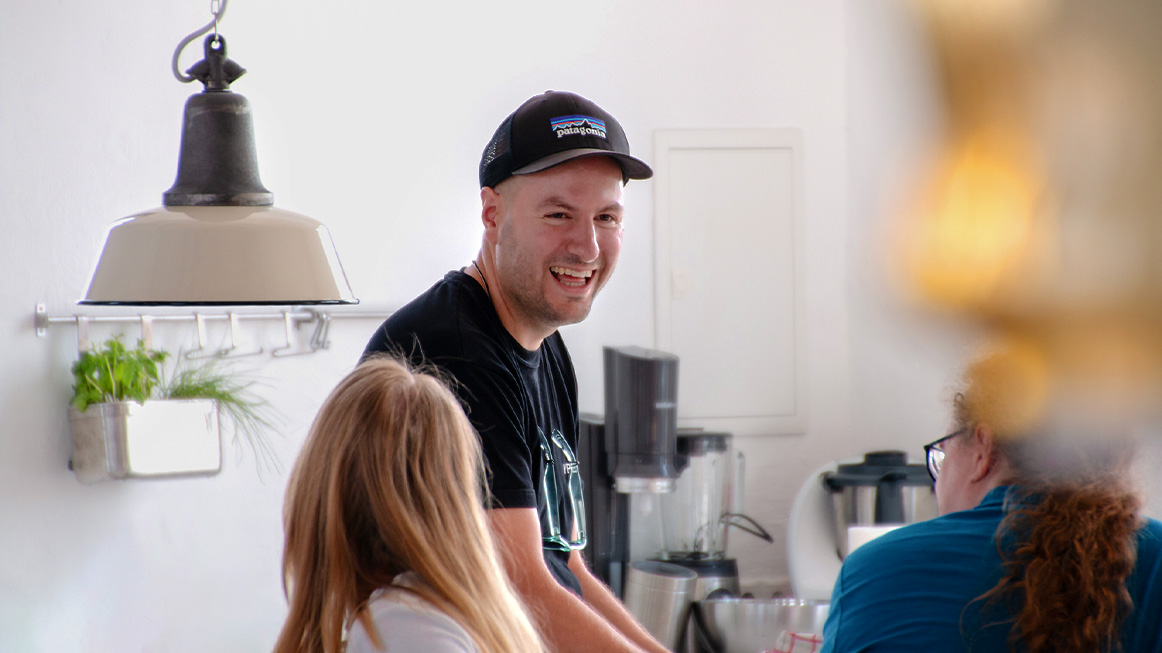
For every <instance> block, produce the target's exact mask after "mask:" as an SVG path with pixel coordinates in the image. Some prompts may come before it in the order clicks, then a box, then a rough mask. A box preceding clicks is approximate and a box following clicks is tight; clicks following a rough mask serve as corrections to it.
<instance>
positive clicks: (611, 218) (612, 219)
mask: <svg viewBox="0 0 1162 653" xmlns="http://www.w3.org/2000/svg"><path fill="white" fill-rule="evenodd" d="M597 221H598V222H605V223H609V224H618V223H620V222H621V220H619V219H618V217H617V216H616V215H610V214H608V213H605V214H602V215H599V216H597Z"/></svg>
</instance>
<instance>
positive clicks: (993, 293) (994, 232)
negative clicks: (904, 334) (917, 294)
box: [902, 132, 1045, 310]
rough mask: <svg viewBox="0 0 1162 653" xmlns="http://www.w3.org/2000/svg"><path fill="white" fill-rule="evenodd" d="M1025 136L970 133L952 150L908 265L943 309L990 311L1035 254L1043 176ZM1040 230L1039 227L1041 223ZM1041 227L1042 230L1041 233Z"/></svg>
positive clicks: (931, 191)
mask: <svg viewBox="0 0 1162 653" xmlns="http://www.w3.org/2000/svg"><path fill="white" fill-rule="evenodd" d="M1024 141H1025V139H1024V138H1023V137H1022V135H1021V134H1020V133H1016V132H1009V133H979V134H969V135H968V136H966V137H964V138H962V139H960V140H959V141H958V142H956V143H954V144H950V146H949V147H948V154H947V159H946V160H945V161H943V162H941V164H940V165H939V166H938V167H937V168H936V170H935V172H934V174H933V178H932V180H931V181H930V182H929V186H928V188H927V192H923V191H922V193H921V197H922V199H921V201H920V208H919V209H917V212H918V213H919V214H920V215H922V216H923V217H922V218H921V219H919V220H917V221H916V224H915V225H914V226H913V229H912V231H911V232H910V233H909V240H908V242H907V243H906V244H905V247H906V248H907V251H906V252H905V255H904V256H903V258H902V261H903V262H904V263H905V265H907V266H908V267H909V272H910V274H911V277H912V278H913V280H914V281H915V283H916V285H917V286H918V288H919V290H920V291H921V292H922V293H924V295H925V296H927V297H929V298H930V299H932V300H933V301H935V302H936V303H938V304H941V305H945V306H948V307H951V308H957V309H969V310H984V309H985V308H986V307H988V306H989V305H990V304H991V303H993V302H994V301H996V300H997V299H998V294H1000V293H1002V292H1003V291H1005V290H1006V287H1007V286H1008V285H1009V284H1011V283H1012V281H1013V280H1014V279H1017V278H1019V272H1020V270H1021V268H1023V267H1027V265H1028V262H1029V261H1030V259H1032V258H1034V257H1035V256H1036V251H1035V250H1036V249H1037V246H1038V243H1039V241H1038V238H1037V237H1038V236H1042V237H1043V236H1044V234H1043V233H1039V232H1040V231H1043V228H1044V225H1043V223H1044V215H1042V214H1040V213H1039V199H1040V198H1042V197H1043V195H1044V192H1045V189H1044V182H1043V179H1042V174H1041V172H1040V170H1039V169H1038V167H1037V166H1035V165H1034V164H1033V163H1032V162H1031V157H1029V156H1028V155H1023V154H1021V152H1023V151H1027V150H1028V147H1027V146H1026V145H1025V142H1024ZM1039 217H1040V218H1042V219H1041V220H1040V223H1041V224H1038V222H1039V220H1038V218H1039ZM1039 227H1040V229H1039Z"/></svg>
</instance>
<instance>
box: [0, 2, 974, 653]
mask: <svg viewBox="0 0 1162 653" xmlns="http://www.w3.org/2000/svg"><path fill="white" fill-rule="evenodd" d="M208 5H209V3H208V2H180V3H179V2H176V1H175V0H128V1H126V2H121V3H116V4H99V3H90V2H81V1H80V0H62V1H61V2H55V3H35V2H15V1H11V0H5V1H4V2H2V3H0V223H2V224H3V227H4V228H5V230H6V231H5V236H4V237H3V239H2V240H0V279H3V281H2V283H0V342H4V343H6V344H7V345H8V347H7V348H6V349H5V353H4V355H3V356H2V357H0V552H3V554H2V555H0V650H4V651H9V650H11V651H54V652H56V651H187V650H188V651H203V650H222V651H253V650H262V649H267V648H269V646H270V645H271V644H272V643H273V640H274V637H275V634H276V633H277V629H278V627H279V625H280V623H281V620H282V618H283V615H284V613H285V607H284V601H283V598H282V594H281V586H280V578H279V557H280V555H281V538H282V533H281V515H280V510H281V502H282V493H283V488H284V485H285V481H286V474H285V473H277V472H270V471H266V472H265V473H260V472H259V470H258V469H256V465H255V460H254V459H253V457H252V456H251V455H250V454H249V452H248V451H247V450H246V449H245V448H242V447H237V446H233V445H229V444H228V446H227V453H228V455H227V457H226V461H225V468H224V469H223V471H222V473H221V474H220V475H218V476H216V477H213V478H208V479H193V480H166V481H153V482H141V481H132V482H117V483H107V484H104V485H100V486H82V485H80V484H79V483H77V481H76V480H75V478H74V477H73V476H72V474H71V473H70V472H69V471H68V470H67V469H66V468H65V462H66V460H67V458H68V455H69V444H68V435H67V425H66V418H65V405H66V402H67V401H68V397H69V394H70V390H69V383H70V379H69V375H68V366H69V365H70V364H71V361H72V360H73V359H74V357H75V355H76V349H75V340H74V338H75V331H74V329H72V328H71V327H67V326H54V327H53V328H52V329H51V330H50V334H49V337H47V338H44V339H38V338H37V337H36V335H35V333H34V330H33V321H32V313H33V308H34V305H35V304H36V303H37V302H45V303H47V305H48V307H49V311H50V312H51V313H52V314H54V315H62V314H70V313H72V312H73V311H75V310H76V308H75V307H74V306H73V304H72V302H73V300H74V299H75V298H76V297H77V296H78V295H79V293H80V292H81V290H82V288H83V286H84V284H85V282H86V280H87V275H88V273H89V270H90V266H91V264H92V262H93V260H94V257H95V255H96V253H97V249H98V247H99V246H100V243H101V238H102V237H103V234H104V229H105V227H106V226H107V224H108V223H109V222H111V221H112V220H114V219H116V218H119V217H122V216H125V215H128V214H130V213H133V212H136V211H138V210H142V209H146V208H149V207H152V206H156V205H157V204H159V203H160V195H161V193H162V192H163V191H164V190H165V189H167V188H168V187H169V186H170V184H172V182H173V174H174V170H175V166H176V161H177V149H178V137H179V126H180V116H181V107H182V104H183V103H184V101H185V98H186V97H187V96H188V95H189V94H191V93H193V92H195V91H196V90H197V89H196V88H194V87H191V86H186V85H181V84H178V83H177V82H176V81H175V80H174V79H173V78H172V76H171V75H170V73H169V59H170V55H171V52H172V49H173V47H174V46H175V45H176V43H177V42H178V40H180V38H181V37H182V36H184V35H185V34H186V33H188V32H189V31H192V30H193V29H194V28H195V27H197V26H199V25H201V24H202V23H204V22H205V21H206V20H207V19H208ZM580 9H581V8H580V7H578V6H576V5H565V4H546V3H543V2H534V1H532V0H525V1H517V0H502V1H501V2H496V3H467V2H463V3H455V4H452V5H449V4H447V3H379V2H368V1H355V0H348V1H346V2H336V3H318V2H310V3H308V2H303V1H302V0H282V1H279V2H275V1H274V0H250V1H246V0H235V1H234V2H232V3H231V4H230V6H229V11H228V13H227V15H226V17H225V21H224V22H223V24H222V33H223V34H224V35H225V36H226V38H227V39H228V46H229V53H230V56H231V57H232V58H234V59H236V60H237V61H239V62H240V63H242V64H243V65H244V66H246V67H247V68H248V69H249V71H250V72H249V73H248V74H247V75H246V76H245V77H243V78H242V79H241V80H239V81H238V82H237V83H235V85H234V88H235V90H236V91H238V92H240V93H242V94H244V95H246V96H247V97H248V98H249V99H250V101H251V103H252V104H253V106H254V112H255V120H256V129H257V140H258V147H259V157H260V161H261V170H262V175H263V180H264V182H265V184H266V186H267V187H268V188H270V189H271V190H272V191H273V192H274V194H275V199H276V203H277V205H278V206H280V207H283V208H287V209H291V210H295V211H299V212H302V213H306V214H308V215H311V216H313V217H316V218H318V219H320V220H323V221H324V222H325V223H326V224H327V225H328V226H329V228H330V230H331V233H332V235H333V236H334V239H335V242H336V245H337V247H338V249H339V252H340V255H341V257H342V260H343V262H344V265H345V267H346V270H347V274H348V277H349V278H350V280H351V283H352V285H353V287H354V289H355V292H356V294H357V295H358V296H359V297H360V298H361V299H362V300H363V302H364V304H363V306H362V307H361V308H363V309H368V310H388V309H390V308H392V307H395V306H398V305H400V304H401V303H403V302H405V301H406V300H407V299H409V298H410V297H412V296H414V295H415V294H417V293H418V292H420V291H421V290H423V289H424V288H426V287H427V286H428V285H429V284H431V283H432V282H433V281H434V280H435V279H436V278H437V277H438V276H439V275H440V274H442V273H443V272H445V271H446V270H448V269H451V268H454V267H459V266H461V265H464V264H465V263H467V262H468V261H469V260H470V258H471V256H472V255H473V254H474V253H475V251H476V249H477V246H478V242H479V233H480V231H479V227H478V225H479V223H478V221H477V201H478V200H477V191H476V186H475V185H474V184H475V179H476V176H475V175H476V165H477V161H478V158H479V154H480V151H481V149H482V148H483V145H484V143H485V142H486V140H487V138H488V137H489V136H490V135H491V133H492V130H493V129H494V128H495V127H496V125H497V124H498V123H499V121H500V120H501V119H502V118H503V117H504V116H505V115H506V114H507V113H508V112H509V111H511V110H512V108H514V107H515V106H516V105H517V104H519V103H520V102H521V101H523V100H524V99H525V98H526V97H528V96H530V95H533V94H535V93H539V92H541V91H543V90H545V89H548V88H557V89H569V90H574V91H577V92H580V93H582V94H584V95H587V96H589V97H592V98H594V99H595V100H597V101H598V102H599V103H601V104H602V105H603V106H604V107H605V108H606V109H608V110H609V111H611V112H612V113H613V114H614V115H616V116H618V118H619V119H620V120H621V122H622V123H623V125H624V127H625V128H626V130H627V132H628V134H629V135H630V140H631V142H632V143H633V145H634V148H635V152H636V153H638V154H639V155H641V156H644V157H645V158H647V159H648V158H649V157H650V156H651V152H652V141H651V133H652V132H653V130H655V129H669V128H721V127H798V128H801V129H802V130H803V133H804V137H805V144H806V148H805V178H806V186H805V188H804V199H805V202H804V204H805V222H806V263H805V270H804V273H805V274H806V279H807V282H806V289H807V312H808V314H807V325H808V329H809V336H808V358H809V360H808V370H809V390H808V391H809V396H810V427H809V429H808V432H807V433H806V434H804V435H800V436H779V437H751V438H746V439H743V440H742V442H740V446H741V448H742V449H743V450H744V451H745V452H746V453H747V455H748V456H749V465H750V467H749V469H750V475H749V481H748V486H747V488H746V491H747V496H748V508H749V511H750V512H751V513H752V514H754V516H756V517H757V518H758V519H759V521H760V522H762V523H764V524H765V525H767V526H768V527H769V528H771V529H773V530H774V531H775V534H776V538H777V541H776V544H775V545H774V546H771V545H766V544H761V543H759V542H757V541H751V542H748V541H746V536H743V535H737V536H735V537H734V543H733V545H732V546H733V547H734V551H733V552H734V553H735V554H736V555H737V556H738V557H739V558H740V560H741V562H742V571H743V574H744V579H745V580H747V581H748V582H750V583H755V584H768V585H779V584H781V583H783V582H785V574H786V565H785V562H784V553H783V547H782V541H783V539H782V533H781V529H782V526H783V525H784V523H785V520H786V516H787V513H788V511H789V506H790V502H791V500H792V498H793V495H794V492H795V490H796V489H797V488H798V487H799V485H800V484H801V483H802V481H803V479H804V478H805V475H806V473H807V471H809V470H810V469H814V468H815V467H817V466H818V465H819V464H821V463H822V462H824V461H827V460H832V459H835V458H839V457H845V456H850V455H855V454H858V453H861V452H863V451H866V450H868V449H870V448H881V447H884V446H898V447H911V448H912V449H913V450H914V449H915V448H916V447H917V446H918V445H919V444H920V443H922V442H924V441H927V440H929V439H932V437H934V436H932V433H933V432H935V431H938V430H939V429H940V428H941V427H942V426H943V420H944V418H943V408H942V406H941V405H940V403H939V402H940V392H941V390H942V386H943V384H944V382H945V377H946V374H947V371H948V368H947V365H946V363H947V361H948V360H951V359H950V358H949V356H948V353H947V352H948V346H947V343H946V342H945V341H941V340H937V339H934V338H927V337H923V338H921V337H917V332H915V331H907V330H906V329H911V328H914V327H906V326H901V323H900V322H899V321H897V320H894V319H892V317H891V316H892V315H893V314H894V313H893V312H892V311H891V310H890V309H889V308H885V304H884V297H885V292H884V289H883V287H881V286H880V285H879V284H878V282H876V281H874V277H873V276H872V275H874V274H875V273H876V271H877V270H878V268H877V266H876V264H875V263H874V262H873V261H872V259H871V258H870V257H869V255H867V254H866V253H865V252H866V251H868V246H869V245H870V244H871V243H872V242H873V234H874V233H875V232H876V225H877V220H878V219H879V207H878V206H877V201H878V200H879V197H878V196H877V193H878V192H879V188H880V186H881V184H883V183H885V182H886V181H890V179H889V178H887V177H884V175H885V174H888V173H889V171H890V170H891V169H892V168H893V165H894V162H898V161H900V160H902V159H904V158H905V154H906V148H904V149H900V148H902V147H903V146H902V145H900V144H901V143H906V142H907V141H908V137H909V136H914V134H913V133H912V127H913V125H914V124H916V121H917V119H922V117H923V115H924V114H923V111H915V112H914V111H913V109H912V108H911V107H912V105H911V104H910V103H911V101H912V96H910V95H909V93H913V92H914V91H913V90H912V89H913V87H912V86H911V82H909V81H908V80H909V79H910V77H909V76H908V75H904V76H902V77H896V72H897V71H896V70H894V68H896V67H898V66H903V67H904V68H905V69H907V68H908V67H909V66H914V64H910V63H909V62H910V61H911V60H910V58H909V57H910V54H909V51H908V50H907V48H906V47H905V46H906V44H907V42H908V41H907V38H908V36H907V34H908V33H907V30H906V27H907V25H906V23H903V24H901V23H900V22H899V20H898V19H899V17H898V15H897V12H896V11H895V10H894V5H892V4H890V3H889V2H887V1H886V0H875V1H868V0H860V1H859V2H851V1H849V2H841V1H839V0H825V1H821V2H810V3H808V2H795V1H792V0H736V1H732V2H729V3H725V4H724V3H710V2H693V1H683V2H662V1H660V0H652V1H644V0H643V1H637V2H629V3H627V2H616V1H614V0H597V1H596V2H591V3H587V4H586V5H585V6H584V9H583V10H580ZM901 25H903V27H901ZM901 39H903V41H901ZM901 43H903V44H904V45H901ZM199 47H200V46H199V45H197V44H195V45H194V46H192V47H191V49H190V50H189V51H188V52H187V54H186V56H185V57H184V58H183V64H184V66H189V65H190V64H192V63H193V62H194V61H196V59H197V58H199V57H200V51H199V49H198V48H199ZM903 72H910V71H909V70H904V71H903ZM921 122H922V120H921ZM900 139H902V140H900ZM897 146H899V147H897ZM627 203H628V205H629V208H630V215H629V217H628V219H627V225H628V226H627V231H626V237H625V245H624V251H623V255H622V262H621V266H620V268H619V270H618V273H617V275H615V277H614V279H613V281H612V282H611V283H610V285H609V286H608V288H607V289H606V290H605V292H604V294H603V296H602V298H601V299H600V300H599V301H598V303H597V305H596V308H595V310H594V312H593V315H592V316H591V317H590V318H589V320H588V321H586V322H585V323H584V324H582V325H578V326H575V327H570V328H568V329H566V332H565V333H566V338H567V340H568V342H569V344H570V347H571V349H572V352H573V356H574V360H575V362H576V365H577V372H578V376H579V379H580V383H581V393H582V399H581V401H582V408H583V409H584V410H589V411H596V412H600V411H601V410H602V399H601V397H602V394H601V368H600V366H601V355H600V348H601V346H602V345H605V344H614V345H619V344H640V345H646V346H651V345H652V344H653V342H652V341H653V314H652V306H653V299H652V292H653V290H652V270H653V261H652V244H651V233H652V223H651V209H652V189H651V185H650V183H649V182H636V183H631V184H630V186H629V187H628V191H627ZM758 267H759V262H756V269H758ZM89 312H91V313H98V314H101V313H112V312H118V311H115V310H112V309H110V310H104V309H93V310H90V311H89ZM373 326H374V322H373V321H359V320H352V321H344V322H338V323H336V324H335V325H334V327H333V329H332V343H333V344H332V348H331V349H330V350H329V351H327V352H323V353H319V354H316V355H313V356H308V357H301V358H295V359H285V360H271V359H270V358H268V357H263V358H256V359H250V360H248V361H247V362H246V367H247V368H249V369H252V370H253V371H254V373H255V374H257V375H259V376H261V377H262V378H263V379H264V381H265V384H266V385H265V386H264V387H263V388H262V393H263V395H264V396H265V397H266V398H267V399H268V400H269V401H270V403H271V404H272V405H273V407H274V408H275V409H276V410H277V411H278V412H279V413H281V415H282V420H281V424H280V427H279V428H278V429H277V430H276V432H275V433H272V434H271V435H272V439H273V441H274V443H275V446H276V448H277V449H278V451H279V452H280V454H281V457H282V460H283V463H284V465H285V466H288V467H289V465H290V464H291V462H293V459H294V456H295V453H296V452H297V449H298V447H299V445H300V444H301V441H302V438H303V436H304V434H305V431H306V429H307V426H308V425H309V421H310V419H311V417H312V416H313V413H314V411H315V409H316V408H317V407H318V405H319V403H320V402H321V400H322V398H323V397H324V396H325V394H326V393H327V391H328V390H329V389H330V387H331V386H332V385H333V384H334V383H335V382H336V381H337V380H338V379H339V378H340V377H341V375H342V374H343V373H345V372H346V371H347V370H348V369H349V368H350V366H351V365H352V364H353V363H354V361H355V358H356V357H357V355H358V353H359V351H360V350H361V348H362V346H363V344H364V342H365V340H366V338H367V336H368V334H369V333H370V331H371V329H372V328H373ZM722 328H723V329H729V328H730V325H729V324H724V325H723V327H722ZM122 330H125V331H126V333H127V335H128V336H129V337H130V338H131V339H132V338H134V337H136V331H135V330H133V329H128V330H126V329H122ZM157 331H158V335H157V339H158V342H159V344H161V345H165V346H169V347H171V348H176V347H178V346H180V345H183V344H186V345H188V344H189V341H190V338H191V333H189V332H188V330H183V329H180V328H177V327H174V326H167V325H161V326H159V327H158V329H157ZM267 331H268V333H267V335H270V337H272V338H277V337H278V331H277V329H273V330H270V329H268V330H267ZM110 332H111V331H110V330H109V329H105V330H103V331H102V330H101V329H97V330H96V333H95V335H97V336H100V335H102V334H108V333H110ZM923 333H927V332H923ZM215 334H216V337H221V336H222V332H221V330H216V331H215ZM742 354H744V352H740V357H739V359H738V360H737V361H724V365H723V369H722V378H723V382H724V383H732V382H734V383H741V382H744V380H743V379H744V378H745V374H747V373H761V371H754V370H747V369H746V360H745V357H744V356H743V355H742Z"/></svg>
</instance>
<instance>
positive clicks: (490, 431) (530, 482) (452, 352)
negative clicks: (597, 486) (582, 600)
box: [363, 271, 581, 596]
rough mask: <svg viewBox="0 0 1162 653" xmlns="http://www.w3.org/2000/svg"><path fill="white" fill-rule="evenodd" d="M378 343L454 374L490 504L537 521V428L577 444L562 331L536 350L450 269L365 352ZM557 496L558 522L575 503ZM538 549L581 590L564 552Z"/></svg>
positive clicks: (541, 512)
mask: <svg viewBox="0 0 1162 653" xmlns="http://www.w3.org/2000/svg"><path fill="white" fill-rule="evenodd" d="M380 352H386V353H390V354H394V355H397V356H404V357H406V358H407V359H408V360H409V361H410V362H411V363H412V364H413V365H419V364H423V363H428V364H432V365H435V366H436V367H438V368H439V369H440V370H441V371H442V372H443V373H444V374H445V375H451V376H452V378H453V383H452V386H453V387H452V391H453V392H454V393H455V394H456V396H457V397H458V398H459V399H460V402H461V404H462V405H463V406H464V411H465V412H466V413H467V414H468V419H469V420H470V421H471V422H472V425H473V426H474V427H475V428H476V431H477V432H478V433H479V434H480V440H481V444H482V446H483V449H484V457H485V460H486V462H487V464H488V468H489V489H490V491H491V493H492V500H493V507H500V508H536V509H537V513H538V516H539V517H540V519H541V523H542V524H545V523H546V522H545V515H546V511H547V510H549V508H550V507H549V506H548V505H547V503H546V497H545V496H544V492H543V491H541V490H540V489H539V488H540V487H541V485H542V477H543V475H544V473H545V466H546V464H545V459H544V457H543V453H542V451H543V449H542V446H541V442H542V439H543V438H542V435H543V436H544V438H547V439H549V440H550V441H551V439H552V437H553V435H554V434H555V433H559V434H561V435H562V436H564V439H565V441H566V442H568V444H569V446H570V447H571V448H572V450H574V451H576V449H577V430H578V418H577V380H576V377H575V376H574V373H573V362H572V361H571V360H570V358H569V352H568V350H567V349H566V348H565V343H564V342H563V341H562V339H561V335H560V334H559V333H553V335H551V336H549V337H548V338H545V340H544V342H543V343H542V344H541V347H540V349H537V350H536V351H528V350H526V349H524V348H523V347H521V346H520V344H519V343H517V341H516V340H515V339H514V338H513V337H512V335H511V334H509V332H508V331H507V330H506V329H505V328H504V325H503V324H502V323H501V321H500V317H499V316H498V315H497V314H496V309H495V308H494V307H493V305H492V300H491V298H490V297H489V296H488V294H487V293H486V292H485V290H484V289H483V288H482V287H481V286H480V284H479V283H477V281H476V280H475V279H473V278H472V277H470V276H468V275H467V274H465V273H463V272H460V271H453V272H449V273H448V274H446V275H445V276H444V278H443V279H441V280H440V281H438V282H437V283H436V284H435V285H434V286H432V287H431V288H430V289H428V290H427V291H426V292H425V293H423V294H422V295H420V296H419V297H417V298H415V299H414V300H412V301H411V302H410V303H408V304H407V305H406V306H404V307H403V308H401V309H400V310H398V311H396V312H395V313H393V314H392V315H391V317H389V318H388V319H387V320H386V321H385V322H384V323H383V324H382V325H381V326H380V328H379V329H378V330H377V331H376V332H375V334H374V335H373V336H372V337H371V340H370V341H369V342H368V343H367V348H366V349H365V350H364V352H363V357H364V358H366V357H368V356H370V355H373V354H375V353H380ZM548 449H549V450H550V451H551V452H552V453H551V455H552V456H553V458H554V463H555V464H554V465H553V471H554V472H555V474H556V477H557V487H558V488H565V487H566V486H567V481H566V479H565V476H564V471H563V470H564V468H565V465H566V461H565V459H564V458H563V457H562V456H563V454H562V453H561V451H560V450H559V449H558V447H556V446H549V447H548ZM556 503H557V506H556V511H557V512H556V514H557V515H559V516H560V523H561V524H562V525H569V526H571V525H572V523H573V513H574V510H573V505H572V502H571V501H570V500H569V497H568V495H567V493H564V492H561V493H558V497H557V502H556ZM565 536H566V537H568V536H569V533H565ZM497 546H499V547H504V546H505V543H504V542H497ZM544 554H545V563H546V564H547V565H548V567H549V571H551V572H552V574H553V576H554V577H555V578H556V579H557V582H558V583H560V584H561V585H562V586H564V587H567V588H569V589H570V590H572V591H573V592H575V593H576V594H577V595H578V596H580V595H581V586H580V583H579V582H578V581H577V578H576V576H574V575H573V573H572V572H571V571H570V570H569V568H568V557H569V554H568V552H565V551H558V550H555V549H550V548H546V549H545V550H544Z"/></svg>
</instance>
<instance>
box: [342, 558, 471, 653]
mask: <svg viewBox="0 0 1162 653" xmlns="http://www.w3.org/2000/svg"><path fill="white" fill-rule="evenodd" d="M423 582H424V581H423V579H421V578H420V577H419V576H418V575H417V574H416V573H415V572H412V571H408V572H404V573H402V574H400V575H398V576H396V577H395V579H394V580H393V581H392V587H385V588H382V589H379V590H376V591H375V593H373V594H372V595H371V599H370V600H369V601H368V604H367V609H368V610H369V611H370V613H371V619H372V621H373V622H374V623H375V627H376V630H378V631H379V637H380V639H381V640H382V641H383V645H384V648H383V649H378V648H376V647H375V645H374V644H372V643H371V640H370V639H369V638H368V636H367V631H365V630H364V629H363V624H362V622H360V621H359V620H358V619H356V620H355V621H354V622H353V623H352V624H351V632H350V633H349V634H348V636H347V653H381V652H382V651H389V652H390V653H478V651H477V649H476V645H475V644H474V643H473V642H472V637H471V636H469V635H468V631H466V630H464V627H463V626H461V625H460V624H459V622H457V621H456V620H455V619H453V618H452V617H450V616H448V615H447V614H446V613H444V612H443V611H441V610H440V609H439V608H437V607H436V606H434V605H432V604H431V603H429V602H428V601H425V600H424V599H422V598H420V597H419V596H416V595H415V594H412V593H410V592H407V591H405V590H401V589H399V588H400V587H416V586H418V585H421V584H423Z"/></svg>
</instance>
